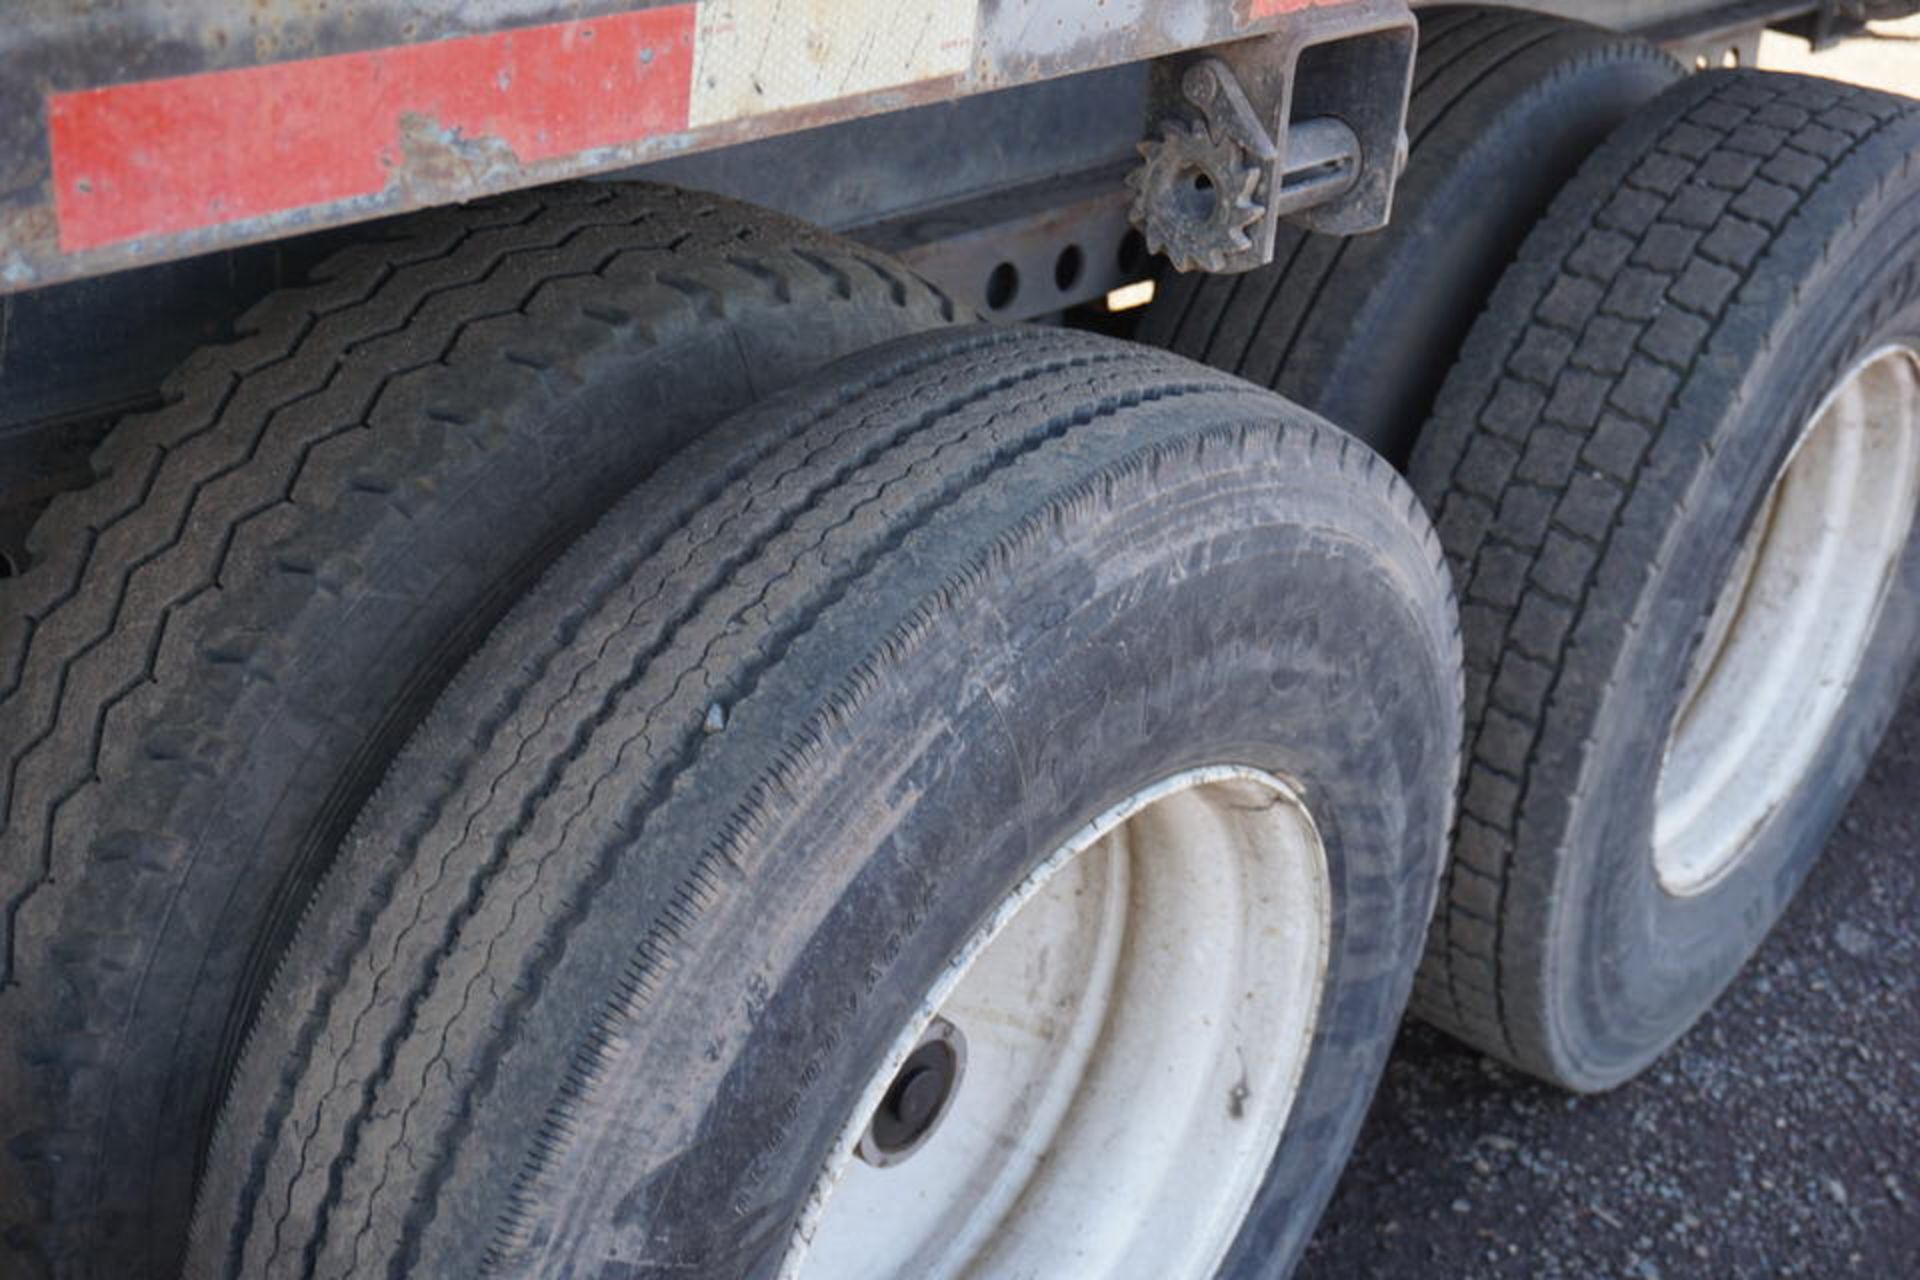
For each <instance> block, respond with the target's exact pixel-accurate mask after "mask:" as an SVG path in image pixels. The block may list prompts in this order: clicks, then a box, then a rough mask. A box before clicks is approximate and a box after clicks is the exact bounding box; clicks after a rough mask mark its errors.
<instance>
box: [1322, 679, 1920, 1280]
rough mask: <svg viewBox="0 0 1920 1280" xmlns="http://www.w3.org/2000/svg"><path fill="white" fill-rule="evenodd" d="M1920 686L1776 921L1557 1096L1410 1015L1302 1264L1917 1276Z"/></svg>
mask: <svg viewBox="0 0 1920 1280" xmlns="http://www.w3.org/2000/svg"><path fill="white" fill-rule="evenodd" d="M1916 800H1920V686H1916V687H1915V688H1914V689H1913V690H1912V691H1911V692H1910V693H1909V694H1908V696H1907V698H1906V702H1905V705H1904V706H1903V708H1902V711H1901V715H1900V718H1899V719H1898V720H1897V721H1896V722H1895V726H1894V729H1893V731H1892V732H1891V733H1890V734H1889V736H1888V738H1887V741H1886V744H1885V746H1884V747H1883V748H1882V750H1881V752H1880V755H1879V758H1878V760H1877V762H1876V763H1875V765H1874V768H1873V770H1872V772H1871V773H1870V774H1869V776H1868V778H1867V781H1866V783H1865V785H1864V786H1863V787H1862V788H1861V790H1860V792H1859V793H1858V794H1857V795H1856V796H1855V797H1854V801H1853V804H1852V806H1851V808H1850V809H1849V811H1848V814H1847V817H1846V818H1845V820H1844V821H1843V822H1842V824H1841V827H1840V830H1839V831H1838V832H1837V833H1836V834H1835V837H1834V839H1833V841H1832V843H1831V844H1830V845H1829V846H1828V849H1827V853H1826V856H1825V857H1824V858H1822V859H1821V861H1820V863H1819V864H1818V866H1816V867H1815V869H1814V872H1813V875H1812V878H1811V879H1810V880H1809V882H1808V884H1807V887H1806V888H1805V890H1803V891H1802V893H1801V895H1800V897H1799V898H1798V899H1797V900H1796V901H1795V903H1794V905H1793V907H1792V908H1791V909H1790V910H1789V911H1788V913H1787V916H1786V918H1785V920H1784V921H1782V923H1781V925H1780V927H1779V928H1778V929H1777V930H1775V932H1774V934H1773V936H1772V938H1770V939H1769V940H1768V942H1767V944H1766V946H1765V947H1763V948H1762V949H1761V952H1760V954H1759V955H1758V956H1757V957H1756V958H1755V960H1754V962H1753V963H1752V964H1751V965H1750V966H1749V967H1748V969H1747V971H1746V972H1745V973H1744V974H1743V975H1742V976H1741V977H1740V979H1739V980H1738V981H1737V982H1736V983H1735V984H1734V986H1733V988H1732V989H1731V990H1730V991H1729V992H1728V993H1727V996H1726V997H1725V999H1723V1000H1722V1001H1721V1002H1720V1004H1719V1005H1718V1006H1717V1007H1716V1008H1715V1009H1714V1010H1713V1011H1712V1012H1711V1013H1709V1014H1708V1015H1707V1017H1706V1018H1705V1019H1704V1020H1703V1021H1702V1022H1701V1024H1700V1025H1699V1026H1698V1027H1696V1028H1695V1029H1694V1030H1693V1031H1692V1032H1691V1033H1690V1034H1689V1035H1688V1036H1687V1037H1686V1039H1684V1040H1682V1041H1681V1042H1680V1044H1679V1045H1678V1046H1677V1047H1676V1048H1675V1050H1674V1051H1673V1052H1672V1053H1671V1054H1669V1055H1668V1056H1667V1058H1666V1059H1664V1060H1663V1061H1662V1062H1661V1063H1659V1064H1658V1065H1657V1066H1655V1067H1654V1069H1653V1070H1652V1071H1651V1072H1649V1073H1648V1074H1647V1075H1646V1076H1643V1077H1642V1078H1641V1079H1639V1080H1636V1081H1634V1082H1633V1083H1631V1084H1629V1085H1627V1086H1625V1087H1624V1088H1621V1089H1619V1090H1618V1091H1616V1092H1614V1093H1611V1094H1608V1095H1605V1096H1603V1097H1598V1098H1573V1097H1569V1096H1567V1095H1566V1094H1563V1093H1560V1092H1558V1091H1556V1090H1554V1089H1551V1088H1548V1087H1547V1086H1545V1085H1541V1084H1538V1083H1535V1082H1534V1081H1532V1080H1530V1079H1528V1078H1526V1077H1523V1076H1520V1075H1517V1074H1515V1073H1513V1072H1510V1071H1507V1070H1505V1069H1504V1068H1502V1067H1500V1066H1498V1065H1496V1064H1495V1063H1493V1062H1492V1061H1491V1060H1489V1059H1486V1058H1483V1057H1481V1056H1480V1055H1478V1054H1476V1053H1474V1052H1472V1051H1470V1050H1467V1049H1464V1048H1461V1047H1460V1046H1458V1045H1457V1044H1455V1043H1454V1042H1452V1041H1450V1040H1448V1039H1447V1038H1446V1037H1444V1036H1442V1035H1440V1034H1439V1033H1437V1032H1434V1031H1431V1030H1429V1029H1428V1028H1426V1027H1423V1026H1415V1025H1409V1026H1408V1028H1407V1029H1406V1030H1405V1031H1404V1032H1403V1033H1402V1035H1401V1038H1400V1043H1399V1045H1398V1047H1397V1048H1396V1050H1395V1053H1394V1058H1393V1061H1392V1063H1391V1064H1390V1065H1389V1066H1388V1068H1387V1077H1386V1081H1385V1083H1384V1084H1383V1086H1382V1088H1381V1091H1380V1096H1379V1098H1378V1099H1377V1101H1376V1102H1375V1104H1374V1108H1373V1114H1372V1116H1371V1117H1370V1118H1369V1120H1368V1123H1367V1127H1366V1129H1365V1130H1364V1131H1363V1132H1362V1134H1361V1138H1360V1144H1359V1147H1358V1148H1357V1149H1356V1151H1355V1153H1354V1159H1353V1163H1352V1165H1351V1166H1350V1167H1349V1169H1348V1171H1347V1174H1346V1175H1345V1177H1344V1179H1343V1180H1342V1182H1341V1185H1340V1189H1339V1191H1338V1192H1337V1193H1336V1195H1335V1197H1334V1202H1333V1204H1332V1206H1331V1207H1330V1208H1329V1209H1328V1211H1327V1216H1326V1218H1325V1219H1324V1220H1323V1222H1322V1224H1321V1228H1320V1232H1319V1234H1318V1236H1317V1237H1316V1238H1315V1240H1314V1242H1313V1245H1312V1247H1311V1249H1310V1250H1309V1252H1308V1254H1307V1258H1306V1261H1305V1263H1304V1264H1303V1265H1302V1267H1301V1269H1300V1275H1301V1276H1302V1277H1305V1278H1307V1280H1331V1278H1333V1277H1340V1278H1341V1280H1346V1278H1348V1277H1361V1276H1379V1277H1392V1278H1394V1280H1399V1278H1402V1277H1411V1276H1420V1277H1432V1278H1433V1280H1439V1278H1440V1277H1451V1276H1476V1277H1478V1276H1489V1277H1492V1276H1527V1277H1540V1278H1541V1280H1548V1278H1550V1277H1601V1276H1607V1277H1644V1278H1647V1280H1652V1278H1654V1277H1667V1278H1668V1280H1674V1278H1677V1277H1695V1276H1700V1277H1705V1276H1713V1277H1733V1276H1741V1277H1744V1276H1754V1277H1759V1276H1817V1277H1827V1276H1870V1277H1887V1278H1889V1280H1892V1278H1895V1277H1910V1276H1915V1275H1920V860H1917V859H1916V854H1917V853H1920V849H1917V848H1916V846H1917V845H1920V804H1916Z"/></svg>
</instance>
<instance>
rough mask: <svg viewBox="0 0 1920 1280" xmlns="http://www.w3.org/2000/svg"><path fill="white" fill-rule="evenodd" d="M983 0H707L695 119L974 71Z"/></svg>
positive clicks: (696, 58) (697, 52)
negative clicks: (974, 39)
mask: <svg viewBox="0 0 1920 1280" xmlns="http://www.w3.org/2000/svg"><path fill="white" fill-rule="evenodd" d="M978 17H979V0H704V2H703V3H702V4H701V6H700V19H699V34H698V37H697V39H696V41H695V44H694V54H693V100H692V103H691V109H690V114H691V119H690V121H689V123H691V124H693V125H695V126H699V125H703V124H715V123H718V122H720V121H723V120H735V119H738V118H740V117H742V116H754V115H760V114H763V113H765V112H768V111H784V110H788V109H791V108H794V107H806V106H812V105H813V104H815V103H820V102H832V101H834V100H836V99H839V98H846V97H851V96H853V95H855V94H862V93H872V92H875V91H877V90H881V89H892V88H897V87H899V86H901V85H908V84H917V83H919V82H921V81H923V80H933V79H937V78H940V77H942V76H951V75H959V74H962V73H964V72H965V71H966V70H967V68H968V66H969V64H970V62H971V61H972V58H973V38H974V28H975V26H976V24H977V21H978Z"/></svg>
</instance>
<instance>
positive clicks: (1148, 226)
mask: <svg viewBox="0 0 1920 1280" xmlns="http://www.w3.org/2000/svg"><path fill="white" fill-rule="evenodd" d="M1139 150H1140V155H1141V157H1142V158H1143V159H1144V161H1145V163H1144V164H1142V165H1141V166H1140V167H1139V168H1138V169H1135V170H1134V171H1133V172H1132V173H1130V174H1128V175H1127V185H1128V186H1129V187H1131V188H1133V193H1134V195H1133V211H1132V213H1133V223H1134V225H1135V226H1137V227H1139V228H1140V231H1141V234H1143V235H1144V236H1145V237H1146V240H1147V247H1148V248H1149V249H1151V250H1152V251H1154V252H1155V253H1162V254H1165V255H1166V257H1167V260H1168V261H1169V262H1171V263H1172V264H1173V266H1174V268H1175V269H1176V270H1179V271H1222V270H1225V269H1226V267H1227V264H1228V260H1229V259H1230V258H1231V257H1232V256H1233V255H1235V254H1239V253H1245V252H1246V251H1248V250H1251V249H1252V248H1253V239H1252V237H1250V236H1249V235H1248V234H1247V228H1248V227H1251V226H1252V225H1254V224H1255V223H1257V222H1259V221H1260V219H1261V218H1263V217H1265V216H1266V209H1265V207H1264V206H1262V205H1260V204H1259V203H1257V202H1256V201H1255V200H1254V199H1253V193H1254V191H1255V189H1256V188H1258V187H1259V185H1260V169H1259V168H1258V167H1257V166H1256V165H1255V164H1253V163H1252V162H1251V161H1250V159H1249V158H1248V156H1247V154H1246V152H1245V150H1244V149H1243V148H1242V147H1241V146H1240V145H1239V144H1238V143H1236V142H1234V141H1232V140H1230V139H1226V138H1218V137H1216V136H1215V135H1214V134H1213V132H1212V130H1211V129H1209V128H1208V127H1207V126H1206V125H1204V124H1196V125H1189V124H1183V123H1180V122H1179V121H1170V122H1169V123H1167V124H1166V125H1164V126H1163V127H1162V129H1161V137H1160V138H1158V139H1149V140H1148V141H1146V142H1142V143H1140V144H1139Z"/></svg>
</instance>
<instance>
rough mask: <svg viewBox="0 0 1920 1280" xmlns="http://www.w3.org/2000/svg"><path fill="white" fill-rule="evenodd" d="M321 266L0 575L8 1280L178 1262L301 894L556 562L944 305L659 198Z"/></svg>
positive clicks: (584, 207) (501, 204)
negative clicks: (231, 1077) (223, 1086)
mask: <svg viewBox="0 0 1920 1280" xmlns="http://www.w3.org/2000/svg"><path fill="white" fill-rule="evenodd" d="M317 276H318V281H317V283H314V284H312V285H311V287H307V288H302V289H297V290H292V291H286V292H282V293H279V294H276V295H274V296H272V297H270V298H268V299H267V300H265V301H264V302H262V303H261V304H260V305H259V306H257V307H255V308H254V309H253V311H252V312H250V313H249V315H248V317H247V318H246V320H245V322H244V327H245V328H246V329H248V330H251V332H250V333H248V335H247V336H246V337H244V338H243V339H242V340H241V341H239V342H238V343H236V344H234V345H232V346H228V347H222V348H217V349H209V350H205V351H202V352H201V353H199V354H198V355H196V356H195V357H193V358H192V359H191V360H189V361H188V363H187V364H186V365H185V366H184V367H183V368H182V369H181V370H180V371H179V372H178V374H176V375H175V376H174V377H173V379H172V380H171V381H170V382H169V383H168V384H167V388H166V393H167V396H168V398H169V400H170V403H168V404H167V406H166V407H165V408H163V409H161V410H159V411H157V412H156V413H154V414H152V415H149V416H146V417H142V418H139V419H134V420H130V421H128V422H126V423H123V424H122V425H120V426H119V427H118V428H117V429H116V430H115V431H114V432H113V433H112V435H111V436H110V437H109V438H108V440H107V441H106V442H105V443H104V445H103V446H102V447H101V449H100V451H99V453H98V454H97V455H96V463H97V468H98V471H99V473H100V478H99V480H98V482H97V483H95V484H94V485H93V486H92V487H90V488H89V489H87V490H85V491H83V492H80V493H78V494H74V495H69V496H67V497H63V498H61V499H59V500H58V501H56V503H55V504H54V505H53V506H52V508H50V510H49V511H48V513H47V514H46V515H45V516H44V517H43V518H42V519H41V521H40V522H39V524H38V526H37V527H36V528H35V530H34V532H33V535H32V536H33V563H32V567H31V568H30V569H29V570H28V571H27V573H26V574H25V575H23V576H21V577H19V578H16V579H9V580H7V581H5V582H4V583H0V602H4V610H5V612H4V618H0V762H4V769H3V770H0V840H3V841H4V845H3V846H0V847H3V848H4V853H3V854H0V903H3V904H4V906H5V913H4V917H3V918H0V925H4V929H5V933H4V937H3V938H0V944H3V945H0V965H3V966H4V981H3V982H0V1025H3V1026H5V1027H6V1029H7V1033H6V1038H5V1044H4V1048H0V1134H4V1142H0V1222H3V1225H4V1232H0V1239H4V1241H5V1246H4V1248H6V1249H8V1250H11V1251H12V1257H11V1260H10V1261H8V1262H7V1263H6V1264H5V1266H4V1267H0V1269H3V1270H5V1271H6V1272H7V1273H8V1274H9V1275H24V1274H34V1273H36V1272H38V1271H52V1272H58V1273H60V1274H63V1275H98V1276H112V1277H115V1278H116V1280H118V1278H119V1277H132V1276H149V1275H152V1276H159V1275H171V1274H173V1271H172V1268H173V1267H174V1266H175V1265H176V1264H177V1261H178V1258H179V1250H180V1249H181V1248H182V1246H183V1244H184V1239H185V1230H186V1225H187V1218H188V1214H189V1210H190V1207H191V1187H192V1176H193V1171H194V1169H195V1167H196V1164H197V1162H198V1160H199V1159H200V1158H201V1155H202V1154H203V1152H204V1149H205V1142H206V1140H207V1138H208V1136H209V1129H210V1123H211V1119H212V1116H213V1113H214V1107H215V1105H216V1103H217V1098H218V1086H219V1083H220V1081H221V1080H222V1079H223V1078H224V1077H225V1075H226V1074H227V1072H228V1071H229V1070H230V1069H231V1060H232V1057H233V1056H234V1055H235V1054H236V1053H237V1049H238V1045H239V1043H240V1040H241V1039H242V1037H243V1035H244V1031H245V1026H246V1022H247V1019H248V1015H249V1011H250V1009H251V1007H252V1004H253V1003H254V1001H255V1000H256V999H257V996H258V994H259V992H260V990H261V988H262V987H263V986H264V982H265V979H266V978H267V977H268V976H270V974H271V965H272V961H273V957H274V955H275V954H276V952H277V950H278V948H279V947H280V946H282V945H284V942H285V939H286V937H287V936H289V935H290V933H291V931H292V926H293V924H294V922H295V921H294V913H295V912H297V910H298V907H299V905H300V903H302V902H303V901H304V900H305V898H306V897H307V896H308V894H309V893H310V891H311V887H312V885H313V883H314V882H315V881H316V879H317V877H318V876H319V874H320V873H321V872H322V871H323V870H324V866H325V862H326V859H327V857H328V856H329V852H330V850H331V849H333V848H334V847H335V846H336V845H337V842H338V840H339V838H340V837H341V835H342V834H343V833H344V830H345V826H346V824H347V822H348V821H350V819H351V817H352V815H353V813H354V812H355V811H356V810H357V809H358V808H359V806H360V804H361V802H362V801H363V800H364V798H365V796H366V794H367V793H368V791H369V790H370V789H371V787H372V785H373V783H374V781H375V780H377V778H378V777H379V774H380V771H381V769H383V768H384V765H385V763H386V762H387V761H388V760H389V759H390V757H391V754H392V752H393V751H395V750H397V749H398V747H399V745H400V743H401V742H403V741H404V738H405V735H406V734H407V733H408V732H409V730H410V729H411V727H412V726H413V724H414V723H415V722H416V721H417V718H418V717H419V715H421V714H424V711H425V709H426V707H428V706H430V705H431V698H432V696H433V695H434V693H435V691H436V690H437V689H438V688H439V687H440V686H441V685H442V684H443V683H444V681H445V679H446V678H448V677H450V676H451V674H452V672H453V670H454V669H455V668H456V667H457V664H458V662H459V661H460V660H461V659H462V657H463V656H464V655H465V654H466V653H468V652H469V651H470V650H471V648H472V647H473V646H474V645H475V644H477V643H478V641H479V639H480V638H481V637H483V636H484V635H485V634H486V632H487V630H488V629H489V628H490V626H491V625H492V623H493V622H494V620H495V619H496V618H497V617H498V616H499V614H500V613H502V612H504V610H505V608H506V606H507V605H508V604H509V603H511V601H512V600H513V599H514V598H515V596H516V595H517V594H518V591H519V588H520V587H521V586H522V585H524V583H525V582H526V581H529V580H530V579H531V577H532V576H533V574H534V573H535V572H536V571H537V570H538V569H539V568H540V567H541V566H542V565H543V564H544V563H545V562H546V561H547V560H548V559H549V558H550V556H551V554H552V552H553V551H554V550H557V549H558V548H560V547H563V546H564V545H565V540H566V539H568V538H570V537H571V536H572V535H573V534H575V533H577V532H578V531H579V530H580V529H582V528H584V527H586V525H587V524H588V523H590V522H591V520H592V519H593V518H594V517H595V516H597V515H598V514H599V513H600V512H602V511H604V510H605V508H606V506H607V505H608V504H609V503H611V501H612V500H613V499H614V498H615V497H617V496H618V495H619V494H620V493H622V492H624V491H625V489H626V488H627V487H628V486H629V485H630V484H631V483H632V482H633V481H634V480H636V479H638V478H639V477H641V476H643V475H645V474H646V473H647V472H648V471H649V470H650V469H651V467H652V466H653V465H654V464H655V463H656V462H657V461H658V459H659V458H660V457H661V456H663V455H664V453H666V452H667V451H669V450H671V449H673V448H675V447H677V446H679V445H681V444H684V443H685V442H686V441H687V440H689V439H691V438H692V437H693V436H694V435H696V434H697V433H698V432H699V431H701V430H702V429H704V428H705V427H706V426H707V425H709V424H711V423H712V422H714V421H716V420H718V419H719V418H720V417H722V416H723V415H724V414H726V413H727V412H730V411H731V410H733V409H736V408H738V407H740V406H741V405H743V404H745V403H748V402H750V401H751V400H752V399H753V398H755V397H756V396H757V395H759V394H762V393H764V392H767V391H770V390H773V389H774V388H776V387H779V386H781V385H782V384H784V383H786V382H788V381H790V380H792V379H793V378H795V377H797V376H798V375H800V374H801V373H804V372H807V371H809V370H811V369H812V368H814V367H817V366H818V365H820V364H822V363H824V362H826V361H827V360H829V359H832V358H834V357H836V356H839V355H842V354H845V353H846V352H848V351H851V350H856V349H859V348H861V347H864V346H867V345H869V344H871V343H874V342H878V341H881V340H884V339H887V338H890V337H893V336H897V335H898V334H901V333H903V332H909V331H912V330H915V329H921V328H926V327H928V326H934V325H939V324H942V323H944V322H945V321H946V320H948V319H949V318H950V317H951V314H952V308H951V307H950V306H949V305H948V304H947V303H946V301H945V300H944V299H943V298H941V297H940V296H938V295H936V294H935V293H933V292H931V291H930V290H929V289H928V288H927V287H925V286H923V285H921V284H918V283H916V282H914V281H913V280H912V279H910V278H909V277H908V276H907V275H906V274H905V273H904V272H902V271H900V270H899V269H897V268H894V267H891V266H889V265H887V264H886V263H885V262H884V261H882V260H880V259H879V258H876V257H875V256H873V255H872V254H869V253H867V252H865V251H862V250H859V249H856V248H852V247H849V246H847V245H845V244H842V243H839V242H837V241H834V240H832V239H829V238H826V237H823V236H821V235H818V234H815V233H813V232H810V231H808V230H806V229H804V228H801V227H799V226H797V225H796V224H794V223H792V222H790V221H787V220H785V219H781V218H777V217H774V216H771V215H767V214H763V213H760V212H757V211H752V210H748V209H745V208H742V207H739V206H735V205H731V204H728V203H725V202H722V201H716V200H711V199H707V198H704V197H695V196H691V195H686V194H682V193H676V192H673V191H669V190H666V189H662V188H654V187H645V186H640V185H637V184H611V183H603V184H588V185H580V186H573V187H564V188H554V189H549V190H545V191H540V192H537V193H531V194H526V195H519V196H513V197H509V198H504V199H499V200H490V201H485V202H481V203H476V204H473V205H468V206H465V207H462V208H458V209H452V210H447V211H442V212H436V213H432V214H428V215H424V216H421V217H417V218H412V219H408V220H406V221H403V222H397V223H392V224H387V226H386V227H385V228H384V229H383V230H382V231H381V232H380V233H379V234H378V236H377V238H374V239H371V240H369V241H368V242H367V243H364V244H361V245H358V246H356V247H353V248H349V249H347V250H345V251H344V252H342V253H341V254H339V255H338V256H337V257H334V258H333V259H331V260H330V261H329V262H328V263H327V264H325V265H324V266H323V267H322V268H320V269H319V271H318V273H317Z"/></svg>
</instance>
